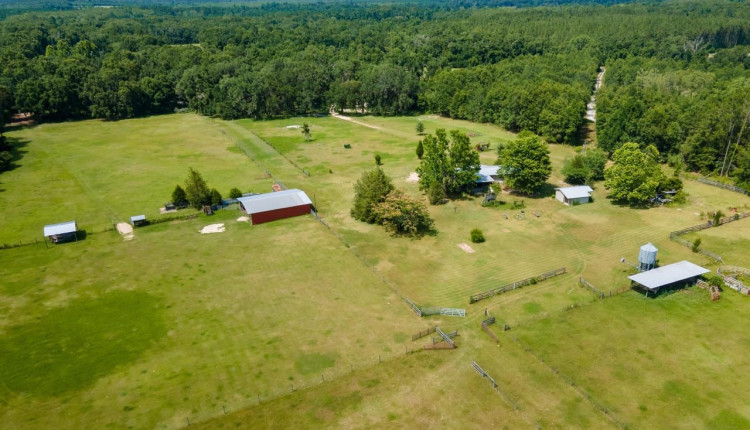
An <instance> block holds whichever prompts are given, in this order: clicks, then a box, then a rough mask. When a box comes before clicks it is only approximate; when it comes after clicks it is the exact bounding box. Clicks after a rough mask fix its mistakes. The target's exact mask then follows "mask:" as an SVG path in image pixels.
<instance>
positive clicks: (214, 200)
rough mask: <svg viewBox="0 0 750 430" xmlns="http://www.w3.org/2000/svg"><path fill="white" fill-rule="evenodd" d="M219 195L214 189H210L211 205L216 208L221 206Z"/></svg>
mask: <svg viewBox="0 0 750 430" xmlns="http://www.w3.org/2000/svg"><path fill="white" fill-rule="evenodd" d="M221 200H222V197H221V193H219V191H218V190H217V189H216V188H212V189H211V205H213V206H216V205H220V204H221Z"/></svg>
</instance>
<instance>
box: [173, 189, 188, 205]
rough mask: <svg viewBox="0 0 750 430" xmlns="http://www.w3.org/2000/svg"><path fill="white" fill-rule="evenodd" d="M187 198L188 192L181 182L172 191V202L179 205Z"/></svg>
mask: <svg viewBox="0 0 750 430" xmlns="http://www.w3.org/2000/svg"><path fill="white" fill-rule="evenodd" d="M186 200H187V194H185V190H184V189H183V188H182V187H181V186H180V185H179V184H178V185H176V186H175V187H174V191H172V203H174V204H176V205H179V204H180V203H182V202H184V201H186Z"/></svg>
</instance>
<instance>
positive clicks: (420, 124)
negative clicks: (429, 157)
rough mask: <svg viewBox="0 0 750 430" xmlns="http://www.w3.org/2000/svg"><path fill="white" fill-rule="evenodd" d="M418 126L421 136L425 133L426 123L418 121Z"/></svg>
mask: <svg viewBox="0 0 750 430" xmlns="http://www.w3.org/2000/svg"><path fill="white" fill-rule="evenodd" d="M416 128H417V134H418V135H420V136H421V135H422V133H424V123H422V121H417V127H416Z"/></svg>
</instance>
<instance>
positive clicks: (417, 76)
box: [0, 0, 750, 176]
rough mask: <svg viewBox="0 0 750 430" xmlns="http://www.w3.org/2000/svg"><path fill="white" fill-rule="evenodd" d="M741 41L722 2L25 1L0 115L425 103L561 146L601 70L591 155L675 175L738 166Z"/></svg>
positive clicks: (5, 68)
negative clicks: (56, 6) (645, 160)
mask: <svg viewBox="0 0 750 430" xmlns="http://www.w3.org/2000/svg"><path fill="white" fill-rule="evenodd" d="M474 3H475V4H477V5H479V6H494V5H496V4H500V3H503V2H499V3H498V2H492V1H488V2H474ZM531 3H533V2H531ZM183 4H184V3H183ZM748 42H750V8H748V6H747V5H746V4H744V3H742V2H731V1H722V0H715V1H714V0H704V1H687V2H663V3H649V4H624V5H617V6H613V7H607V6H603V5H596V4H594V5H576V4H573V5H566V6H561V7H535V8H521V9H510V8H495V7H478V8H462V7H461V2H450V3H443V2H432V1H422V2H414V3H407V2H402V3H399V2H396V3H394V4H358V5H352V4H340V3H337V2H328V3H320V4H286V3H285V4H268V5H262V6H257V7H248V6H237V5H231V6H224V5H221V4H214V5H205V6H192V5H184V6H180V7H167V6H154V7H142V6H123V7H116V8H110V9H100V8H97V9H82V10H77V11H75V12H71V11H51V12H49V11H47V12H28V13H23V14H17V15H13V16H8V17H6V18H4V19H2V21H0V115H2V120H3V121H7V119H8V116H9V115H11V114H12V113H15V112H31V113H32V114H33V115H34V117H35V119H36V120H38V121H45V120H50V121H61V120H69V119H80V118H104V119H111V120H116V119H121V118H130V117H137V116H144V115H152V114H159V113H166V112H173V111H175V110H179V109H190V110H193V111H196V112H198V113H201V114H203V115H212V116H219V117H222V118H246V117H248V118H269V117H276V116H285V115H304V114H315V113H325V112H327V111H328V110H329V109H330V108H331V107H333V108H334V109H336V110H339V111H343V110H359V111H367V112H369V113H373V114H377V115H397V114H405V113H410V112H424V111H430V112H434V113H438V114H441V115H445V116H450V117H454V118H464V119H469V120H473V121H481V122H491V123H495V124H498V125H500V126H502V127H505V128H507V129H510V130H514V131H521V130H528V131H531V132H533V133H535V134H537V135H540V136H542V137H543V138H544V139H545V140H547V141H549V142H551V143H578V142H579V141H580V140H581V135H580V133H579V131H580V130H581V126H582V125H583V124H584V117H583V114H584V111H585V103H586V101H587V100H588V97H589V96H590V94H591V91H592V88H593V84H594V81H595V77H596V73H597V69H598V67H599V66H601V65H605V66H606V68H607V75H606V78H605V86H604V88H603V89H602V91H601V94H600V96H599V113H598V115H599V120H598V124H597V128H598V130H597V132H598V136H599V141H600V142H601V144H602V147H603V148H604V149H605V150H606V151H607V152H608V153H610V154H611V153H612V152H613V151H615V150H616V149H617V148H618V147H619V146H620V145H622V144H623V143H625V142H627V141H634V142H637V143H639V144H640V145H641V146H642V147H644V148H645V147H646V146H648V145H652V144H653V145H654V146H655V147H657V149H658V150H659V153H660V154H661V156H660V157H661V158H663V159H667V158H669V157H673V158H674V160H675V161H674V162H675V163H676V162H678V161H679V162H681V163H684V164H685V166H686V168H689V169H695V170H702V171H706V172H713V171H715V172H717V173H719V174H722V175H727V174H730V175H735V176H737V175H738V174H740V173H741V172H742V171H743V170H742V167H741V166H743V165H744V164H743V163H745V161H744V160H750V157H748V156H747V151H746V150H745V149H744V148H746V147H747V139H748V137H747V136H748V135H750V133H748V132H746V131H745V129H746V128H747V127H745V128H743V127H742V124H744V123H743V122H742V120H743V118H744V117H743V112H745V110H744V109H745V108H744V106H745V105H744V104H743V103H744V101H745V100H747V99H748V97H747V93H746V88H747V79H749V78H750V75H749V73H748V68H749V67H750V57H748V56H747V54H748ZM727 142H731V144H728V143H727ZM737 142H739V143H737ZM727 148H728V149H727ZM678 159H679V160H678ZM745 171H747V172H748V173H747V174H748V175H750V168H747V169H745Z"/></svg>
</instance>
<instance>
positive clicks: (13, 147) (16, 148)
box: [0, 136, 29, 192]
mask: <svg viewBox="0 0 750 430" xmlns="http://www.w3.org/2000/svg"><path fill="white" fill-rule="evenodd" d="M5 137H6V138H7V143H8V145H10V151H9V152H10V155H11V159H10V164H9V165H8V167H6V168H5V169H2V170H0V178H2V174H3V173H4V172H10V171H11V170H15V169H17V168H19V167H20V166H21V165H20V164H19V162H20V161H21V159H22V158H23V157H24V155H26V153H27V152H28V151H27V150H25V149H24V148H26V146H27V145H28V144H29V141H28V140H23V139H18V138H15V137H7V136H5ZM0 185H2V182H0ZM3 191H5V188H2V187H0V192H3Z"/></svg>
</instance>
